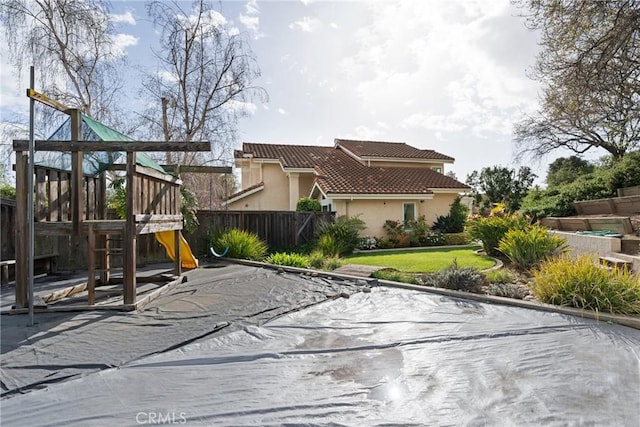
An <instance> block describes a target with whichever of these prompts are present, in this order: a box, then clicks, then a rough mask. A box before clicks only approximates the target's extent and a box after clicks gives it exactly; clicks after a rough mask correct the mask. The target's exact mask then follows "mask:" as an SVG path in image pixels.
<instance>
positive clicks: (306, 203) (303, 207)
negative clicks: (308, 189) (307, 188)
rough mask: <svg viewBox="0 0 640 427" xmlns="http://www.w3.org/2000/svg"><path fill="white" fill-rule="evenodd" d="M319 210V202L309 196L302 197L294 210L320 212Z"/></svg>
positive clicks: (320, 207)
mask: <svg viewBox="0 0 640 427" xmlns="http://www.w3.org/2000/svg"><path fill="white" fill-rule="evenodd" d="M321 210H322V206H320V202H319V201H318V200H317V199H313V198H311V197H303V198H301V199H300V200H298V203H297V204H296V211H298V212H320V211H321Z"/></svg>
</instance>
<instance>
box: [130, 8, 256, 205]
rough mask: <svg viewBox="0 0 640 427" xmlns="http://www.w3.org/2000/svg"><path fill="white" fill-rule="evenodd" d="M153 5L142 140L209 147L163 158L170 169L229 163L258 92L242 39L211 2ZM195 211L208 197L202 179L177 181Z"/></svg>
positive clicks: (251, 59) (253, 66)
mask: <svg viewBox="0 0 640 427" xmlns="http://www.w3.org/2000/svg"><path fill="white" fill-rule="evenodd" d="M183 6H184V3H182V2H176V1H173V2H166V1H154V2H151V3H149V4H148V5H147V11H148V14H149V16H150V18H151V19H152V20H153V23H154V25H155V26H156V28H157V29H158V30H159V31H160V47H159V49H158V50H156V51H154V54H155V56H156V58H157V60H158V63H159V69H158V71H157V72H154V73H151V74H148V75H147V76H146V78H145V80H144V82H143V87H144V89H145V92H146V95H147V96H148V97H149V99H150V103H149V104H150V105H152V106H153V107H152V108H150V109H149V110H148V111H146V112H145V114H144V115H143V116H142V118H143V120H144V121H145V123H147V124H148V129H149V133H151V134H152V135H160V136H161V138H162V139H164V140H165V141H185V142H191V141H211V142H212V153H211V154H210V155H205V154H203V153H195V152H194V153H166V155H165V161H166V162H167V163H169V164H183V165H203V164H207V163H210V162H211V161H213V159H216V160H219V159H229V158H230V154H231V150H232V147H233V143H234V139H235V133H236V130H237V122H238V120H239V119H240V118H241V117H243V116H245V115H247V114H248V112H249V111H250V109H251V107H252V106H253V104H251V103H250V101H251V100H253V99H254V98H255V97H260V96H263V95H264V91H263V90H261V89H259V88H257V87H254V86H252V82H253V81H254V80H255V79H256V78H257V77H258V76H259V75H260V71H259V68H258V65H257V62H256V60H255V58H254V56H253V54H252V52H251V49H250V47H249V45H248V43H247V41H246V40H245V38H244V35H243V34H242V33H239V32H238V30H237V29H236V28H234V27H232V26H231V25H229V23H228V22H227V20H226V19H225V17H224V16H223V15H222V14H220V13H219V12H218V11H216V10H215V9H214V8H213V6H212V3H211V2H208V1H205V0H196V1H194V2H193V3H191V7H190V8H189V9H183ZM182 178H183V180H184V182H185V185H186V186H188V187H190V188H191V189H192V190H194V191H196V192H197V194H198V198H199V199H200V201H201V204H202V205H206V204H207V200H208V198H209V197H210V196H209V194H208V193H207V192H206V191H203V190H202V189H206V188H209V184H208V177H206V176H202V175H201V174H200V175H196V174H193V175H187V174H185V175H182Z"/></svg>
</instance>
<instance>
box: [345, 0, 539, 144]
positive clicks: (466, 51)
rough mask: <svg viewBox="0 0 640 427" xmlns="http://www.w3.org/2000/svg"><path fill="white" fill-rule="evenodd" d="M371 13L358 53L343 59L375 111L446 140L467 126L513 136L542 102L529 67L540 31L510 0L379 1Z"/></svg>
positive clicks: (481, 134) (358, 38) (358, 37)
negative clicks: (519, 119) (516, 123)
mask: <svg viewBox="0 0 640 427" xmlns="http://www.w3.org/2000/svg"><path fill="white" fill-rule="evenodd" d="M369 11H370V13H371V19H369V20H368V23H367V24H366V25H364V26H362V27H361V28H359V29H358V30H357V32H355V37H354V39H355V42H356V44H357V48H358V49H357V51H356V52H355V54H353V55H349V56H346V57H345V58H344V59H342V61H341V62H340V64H339V66H340V69H341V71H342V73H343V75H344V76H345V77H346V78H347V79H348V80H349V81H351V82H353V85H354V87H355V90H356V93H357V96H358V98H359V100H360V103H361V106H362V108H363V110H364V111H365V112H367V113H368V114H372V115H374V116H376V117H384V120H386V121H390V122H392V120H393V122H395V123H399V125H400V127H401V128H402V129H405V130H410V129H426V130H430V131H433V132H438V133H439V135H441V136H443V137H444V138H446V134H447V133H452V132H460V131H463V130H467V131H469V132H470V133H471V134H472V135H474V136H476V137H478V138H486V137H488V136H489V135H491V134H499V135H509V134H510V133H511V123H512V122H513V119H514V118H515V116H516V115H517V114H519V113H520V112H521V111H523V110H526V109H530V108H531V106H532V105H535V100H536V90H537V86H536V84H534V83H533V82H531V81H530V80H529V79H528V78H527V77H526V75H525V73H524V70H525V68H526V67H527V65H528V64H527V61H530V60H531V58H532V55H531V53H530V52H531V51H535V37H533V36H531V34H530V33H528V31H527V30H526V29H525V28H524V25H523V24H522V23H521V22H520V21H518V19H519V18H517V17H515V16H513V9H512V6H511V5H510V3H509V1H508V0H494V1H490V2H486V1H483V0H463V1H447V2H428V1H421V0H414V1H410V0H402V1H394V2H389V1H385V2H372V3H371V4H370V5H369ZM505 26H507V27H508V28H509V31H506V30H502V29H501V28H503V27H505ZM496 31H497V32H498V34H499V35H495V34H494V32H496ZM510 38H516V39H517V40H518V42H519V43H518V45H517V46H516V44H515V43H514V42H512V41H511V40H510ZM517 50H525V51H527V52H529V54H527V55H523V54H520V55H515V52H516V51H517ZM514 57H515V58H514Z"/></svg>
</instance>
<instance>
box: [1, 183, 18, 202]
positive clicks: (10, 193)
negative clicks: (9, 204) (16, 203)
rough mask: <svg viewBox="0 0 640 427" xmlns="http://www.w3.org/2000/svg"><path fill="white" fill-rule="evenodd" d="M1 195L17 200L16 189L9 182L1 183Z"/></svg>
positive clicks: (4, 197)
mask: <svg viewBox="0 0 640 427" xmlns="http://www.w3.org/2000/svg"><path fill="white" fill-rule="evenodd" d="M0 197H2V198H3V199H11V200H15V198H16V189H15V188H14V187H12V186H11V185H9V184H5V183H0Z"/></svg>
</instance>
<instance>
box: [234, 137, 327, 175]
mask: <svg viewBox="0 0 640 427" xmlns="http://www.w3.org/2000/svg"><path fill="white" fill-rule="evenodd" d="M333 150H334V148H333V147H319V146H314V145H285V144H254V143H250V142H245V143H244V144H242V151H236V152H235V157H236V158H242V155H243V154H252V155H253V157H254V158H257V159H277V160H279V161H280V162H281V163H282V166H283V167H285V168H294V169H297V168H308V169H312V168H313V167H314V166H315V165H317V164H318V163H320V162H321V161H322V159H323V158H325V157H326V156H327V155H328V154H329V153H330V152H331V151H333Z"/></svg>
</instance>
